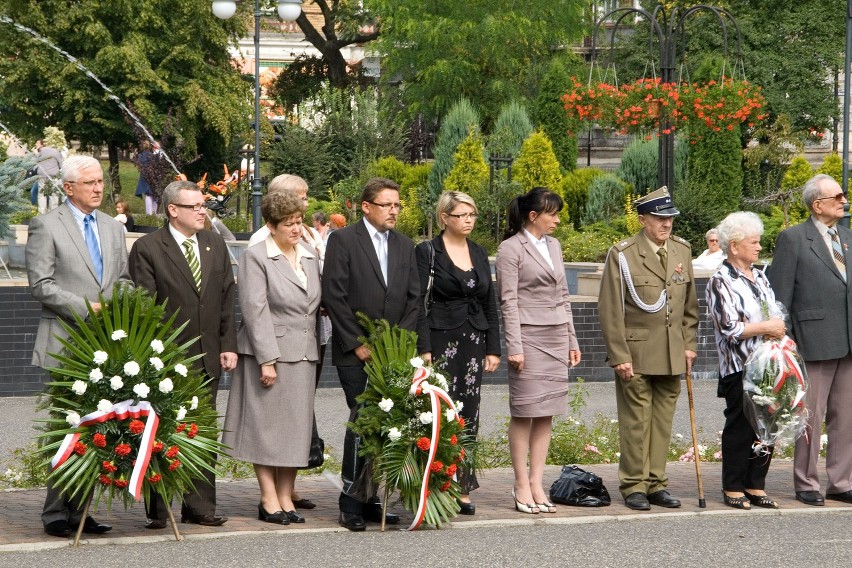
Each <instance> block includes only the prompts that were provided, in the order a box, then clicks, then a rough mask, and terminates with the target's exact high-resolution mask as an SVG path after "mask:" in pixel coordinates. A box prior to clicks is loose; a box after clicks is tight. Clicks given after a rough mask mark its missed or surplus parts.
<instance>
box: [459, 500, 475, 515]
mask: <svg viewBox="0 0 852 568" xmlns="http://www.w3.org/2000/svg"><path fill="white" fill-rule="evenodd" d="M459 507H461V509H460V510H459V515H475V514H476V505H474V504H473V503H465V502H464V501H459Z"/></svg>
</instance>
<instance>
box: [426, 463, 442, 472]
mask: <svg viewBox="0 0 852 568" xmlns="http://www.w3.org/2000/svg"><path fill="white" fill-rule="evenodd" d="M442 469H444V464H442V463H441V462H439V461H436V462H432V466H431V467H430V468H429V471H431V472H432V473H438V472H440V471H441V470H442Z"/></svg>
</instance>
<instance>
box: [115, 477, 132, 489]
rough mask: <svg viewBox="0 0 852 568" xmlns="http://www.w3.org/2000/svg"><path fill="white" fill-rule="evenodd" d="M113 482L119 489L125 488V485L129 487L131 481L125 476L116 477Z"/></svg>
mask: <svg viewBox="0 0 852 568" xmlns="http://www.w3.org/2000/svg"><path fill="white" fill-rule="evenodd" d="M112 483H113V485H115V486H116V487H118V488H119V489H124V488H125V487H127V486H128V485H129V484H130V483H129V482H128V481H127V480H126V479H124V478H123V477H122V478H121V479H116V480H115V481H113V482H112Z"/></svg>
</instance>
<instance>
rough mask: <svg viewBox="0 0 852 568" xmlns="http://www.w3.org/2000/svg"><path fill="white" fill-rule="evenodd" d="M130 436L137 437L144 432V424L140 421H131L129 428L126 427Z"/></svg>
mask: <svg viewBox="0 0 852 568" xmlns="http://www.w3.org/2000/svg"><path fill="white" fill-rule="evenodd" d="M127 428H128V430H130V433H131V434H136V435H139V434H141V433H142V431H143V430H145V423H144V422H142V421H141V420H131V421H130V426H128V427H127Z"/></svg>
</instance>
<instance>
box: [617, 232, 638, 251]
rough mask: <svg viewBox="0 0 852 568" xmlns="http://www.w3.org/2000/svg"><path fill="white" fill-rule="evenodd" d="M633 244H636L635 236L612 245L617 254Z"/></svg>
mask: <svg viewBox="0 0 852 568" xmlns="http://www.w3.org/2000/svg"><path fill="white" fill-rule="evenodd" d="M634 244H636V236H635V235H634V236H632V237H630V238H629V239H625V240H623V241H619V242H617V243H615V244H614V245H613V247H614V248H615V250H617V251H618V252H622V251H623V250H624V249H626V248H627V247H629V246H632V245H634Z"/></svg>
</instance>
